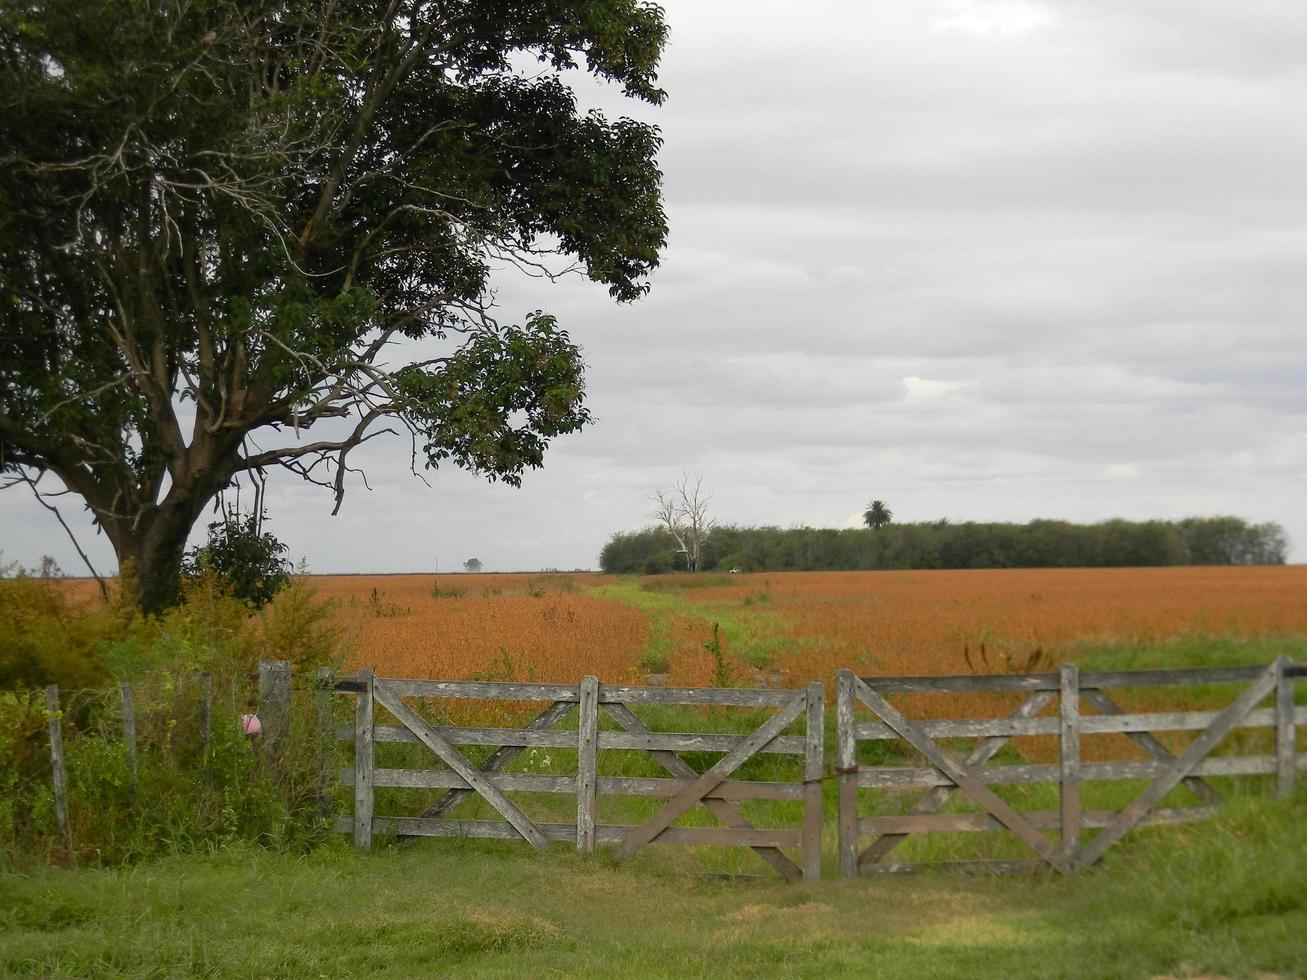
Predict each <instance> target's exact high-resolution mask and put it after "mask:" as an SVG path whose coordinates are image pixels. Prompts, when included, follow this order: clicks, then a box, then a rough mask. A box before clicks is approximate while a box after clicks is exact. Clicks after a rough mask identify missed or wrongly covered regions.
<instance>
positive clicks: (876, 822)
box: [858, 806, 1216, 837]
mask: <svg viewBox="0 0 1307 980" xmlns="http://www.w3.org/2000/svg"><path fill="white" fill-rule="evenodd" d="M1118 812H1119V811H1117V810H1084V811H1082V812H1081V814H1080V817H1081V819H1080V826H1081V827H1084V828H1087V829H1091V830H1092V829H1095V828H1101V827H1106V826H1108V824H1110V823H1111V822H1112V821H1113V820H1114V819H1115V818H1116V815H1117V813H1118ZM1215 812H1216V808H1215V807H1210V806H1185V807H1165V808H1161V809H1157V810H1151V811H1149V813H1148V815H1147V816H1145V817H1144V818H1143V820H1141V821H1140V822H1139V826H1151V825H1154V824H1172V823H1192V822H1194V821H1196V820H1206V819H1207V818H1209V817H1211V816H1212V815H1213V814H1214V813H1215ZM1022 816H1023V817H1025V818H1026V819H1027V820H1029V821H1030V825H1031V826H1032V827H1038V828H1039V829H1040V830H1060V829H1061V828H1062V825H1063V824H1062V814H1061V812H1060V811H1058V810H1036V811H1033V812H1025V813H1022ZM1006 829H1007V828H1006V827H1005V826H1004V825H1003V824H1002V823H1001V822H999V821H998V820H997V819H995V818H994V817H993V816H992V815H990V814H988V813H925V814H919V815H915V814H905V815H904V816H892V817H864V818H863V819H861V820H859V821H858V831H859V833H862V834H894V835H902V836H905V837H906V836H907V835H909V834H956V833H964V832H969V831H993V830H1006Z"/></svg>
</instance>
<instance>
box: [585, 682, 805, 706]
mask: <svg viewBox="0 0 1307 980" xmlns="http://www.w3.org/2000/svg"><path fill="white" fill-rule="evenodd" d="M801 693H802V692H801V691H793V690H776V689H774V688H745V687H624V686H622V685H620V684H605V685H604V686H603V689H602V690H601V691H600V693H599V698H600V703H601V704H701V705H715V706H721V707H727V708H782V707H784V706H785V705H787V704H789V703H790V700H791V699H792V698H794V697H795V696H797V695H799V694H801Z"/></svg>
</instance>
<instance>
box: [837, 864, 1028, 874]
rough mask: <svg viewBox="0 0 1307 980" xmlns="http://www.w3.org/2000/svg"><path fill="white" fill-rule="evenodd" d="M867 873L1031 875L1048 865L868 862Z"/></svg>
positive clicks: (865, 871) (863, 869)
mask: <svg viewBox="0 0 1307 980" xmlns="http://www.w3.org/2000/svg"><path fill="white" fill-rule="evenodd" d="M861 870H862V871H863V872H864V873H867V874H880V875H911V874H921V873H922V872H923V871H948V872H953V873H955V874H957V873H960V874H983V875H1029V874H1045V873H1047V872H1048V870H1049V868H1048V865H1047V864H1045V863H1044V862H1043V861H936V862H933V863H931V862H909V863H902V864H868V865H863V867H862V869H861Z"/></svg>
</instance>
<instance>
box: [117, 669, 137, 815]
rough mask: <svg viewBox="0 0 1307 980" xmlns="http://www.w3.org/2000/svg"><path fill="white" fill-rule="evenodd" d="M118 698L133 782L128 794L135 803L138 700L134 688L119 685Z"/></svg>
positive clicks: (129, 775)
mask: <svg viewBox="0 0 1307 980" xmlns="http://www.w3.org/2000/svg"><path fill="white" fill-rule="evenodd" d="M118 698H119V700H120V701H121V702H122V710H123V743H124V744H125V745H126V746H127V770H128V778H129V779H130V780H131V787H130V789H129V790H128V792H129V795H130V799H131V800H132V802H133V803H134V802H135V801H136V793H137V789H138V785H139V778H138V776H139V769H138V766H137V757H136V698H135V697H134V696H133V692H132V686H131V685H130V684H119V685H118Z"/></svg>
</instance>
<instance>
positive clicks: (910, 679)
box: [859, 667, 1261, 694]
mask: <svg viewBox="0 0 1307 980" xmlns="http://www.w3.org/2000/svg"><path fill="white" fill-rule="evenodd" d="M1260 670H1261V668H1260V667H1185V668H1178V669H1166V670H1104V671H1087V672H1085V673H1084V674H1082V675H1081V677H1080V684H1081V686H1082V687H1096V688H1112V687H1157V686H1164V685H1194V684H1242V683H1245V682H1247V681H1250V680H1252V679H1253V678H1255V677H1256V676H1257V674H1258V671H1260ZM859 680H860V681H861V682H862V683H863V684H864V685H865V686H867V687H868V688H870V689H871V690H875V691H880V692H881V693H883V694H906V693H930V692H941V691H1056V690H1057V689H1058V686H1059V680H1058V675H1057V674H1054V673H1039V674H941V675H939V676H935V677H926V676H906V677H860V678H859Z"/></svg>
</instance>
